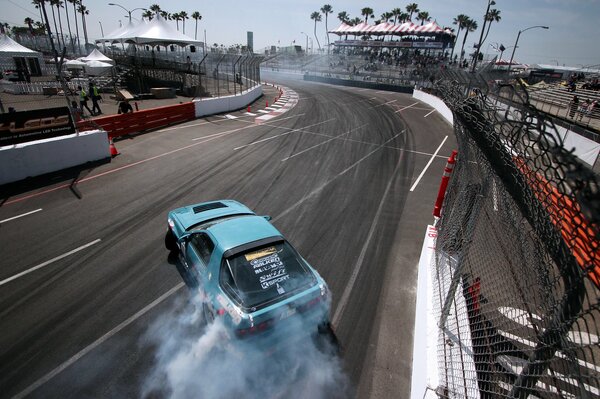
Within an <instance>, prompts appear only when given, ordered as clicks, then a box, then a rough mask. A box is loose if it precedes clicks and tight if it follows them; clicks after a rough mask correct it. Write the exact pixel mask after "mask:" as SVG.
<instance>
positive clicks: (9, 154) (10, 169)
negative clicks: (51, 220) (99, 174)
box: [0, 130, 110, 185]
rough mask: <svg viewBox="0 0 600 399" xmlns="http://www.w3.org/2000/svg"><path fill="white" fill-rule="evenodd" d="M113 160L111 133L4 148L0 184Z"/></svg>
mask: <svg viewBox="0 0 600 399" xmlns="http://www.w3.org/2000/svg"><path fill="white" fill-rule="evenodd" d="M106 158H110V151H109V143H108V134H107V133H106V132H105V131H101V130H96V131H90V132H83V133H80V134H79V135H75V134H72V135H69V136H61V137H55V138H52V139H46V140H38V141H31V142H28V143H22V144H17V145H14V146H5V147H1V148H0V185H1V184H6V183H11V182H15V181H19V180H22V179H25V178H27V177H33V176H39V175H43V174H45V173H50V172H55V171H57V170H61V169H66V168H70V167H73V166H77V165H82V164H84V163H86V162H93V161H99V160H102V159H106Z"/></svg>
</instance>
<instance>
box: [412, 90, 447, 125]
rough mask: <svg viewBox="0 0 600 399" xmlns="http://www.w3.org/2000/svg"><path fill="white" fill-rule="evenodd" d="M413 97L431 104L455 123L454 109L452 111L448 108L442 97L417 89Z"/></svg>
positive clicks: (445, 117)
mask: <svg viewBox="0 0 600 399" xmlns="http://www.w3.org/2000/svg"><path fill="white" fill-rule="evenodd" d="M413 97H414V98H416V99H417V100H419V101H423V102H424V103H425V104H428V105H431V106H432V107H433V108H435V109H436V110H437V111H438V112H439V113H440V114H441V115H442V116H443V117H444V119H446V120H447V121H448V123H450V124H451V125H454V116H453V115H452V111H450V108H448V106H447V105H446V104H445V103H444V102H443V101H442V100H441V99H440V98H438V97H436V96H433V95H431V94H429V93H425V92H424V91H421V90H417V89H415V90H414V91H413Z"/></svg>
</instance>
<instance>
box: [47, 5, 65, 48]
mask: <svg viewBox="0 0 600 399" xmlns="http://www.w3.org/2000/svg"><path fill="white" fill-rule="evenodd" d="M51 1H52V2H53V3H54V5H55V6H56V13H57V14H58V24H59V25H60V37H61V39H62V43H63V47H66V46H67V45H66V43H65V34H64V33H63V27H62V18H61V16H60V9H61V8H63V4H64V2H63V1H62V0H51Z"/></svg>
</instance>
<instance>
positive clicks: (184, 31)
mask: <svg viewBox="0 0 600 399" xmlns="http://www.w3.org/2000/svg"><path fill="white" fill-rule="evenodd" d="M182 24H183V34H184V35H185V19H184V20H183V22H182Z"/></svg>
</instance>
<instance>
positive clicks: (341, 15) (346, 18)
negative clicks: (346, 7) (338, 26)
mask: <svg viewBox="0 0 600 399" xmlns="http://www.w3.org/2000/svg"><path fill="white" fill-rule="evenodd" d="M337 18H338V19H339V20H340V22H343V23H345V24H347V23H348V21H350V15H348V13H347V12H346V11H341V12H338V15H337Z"/></svg>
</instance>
